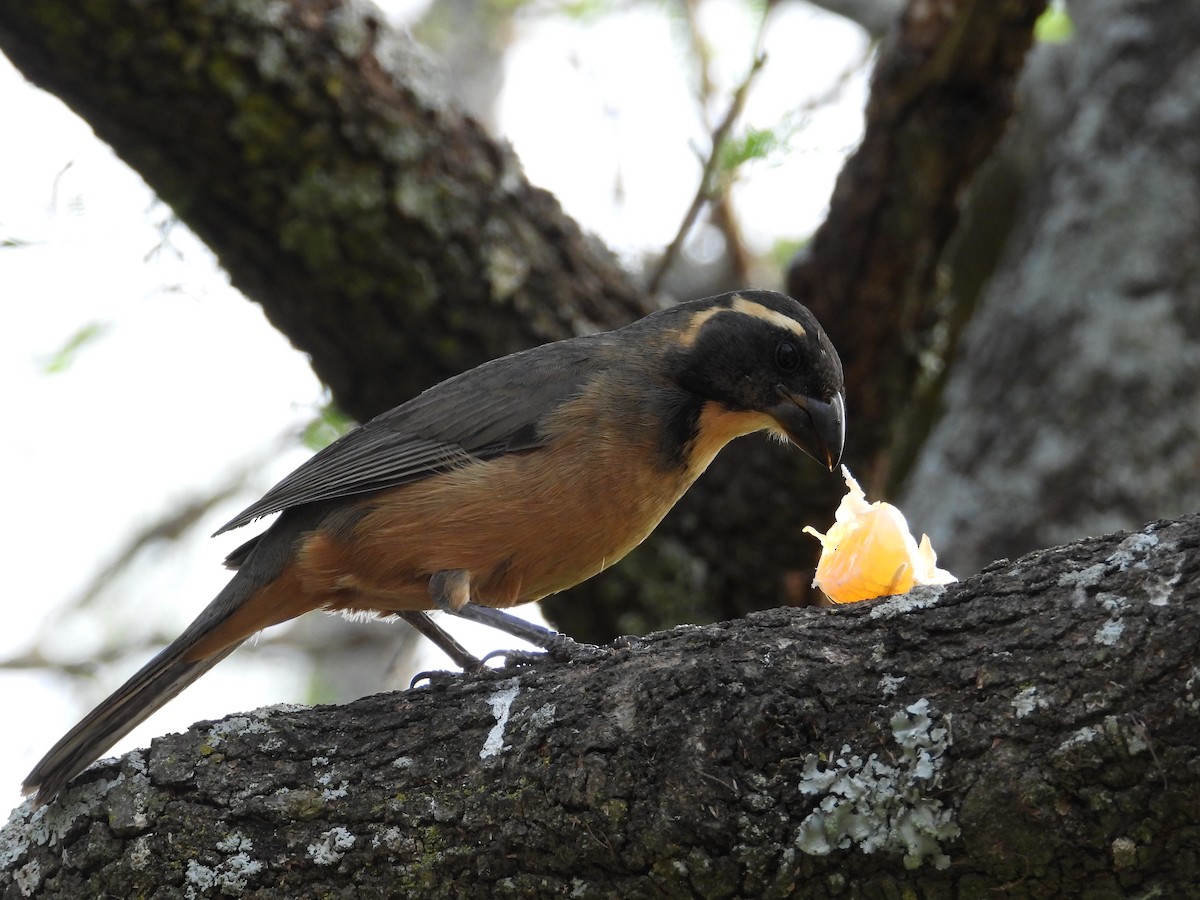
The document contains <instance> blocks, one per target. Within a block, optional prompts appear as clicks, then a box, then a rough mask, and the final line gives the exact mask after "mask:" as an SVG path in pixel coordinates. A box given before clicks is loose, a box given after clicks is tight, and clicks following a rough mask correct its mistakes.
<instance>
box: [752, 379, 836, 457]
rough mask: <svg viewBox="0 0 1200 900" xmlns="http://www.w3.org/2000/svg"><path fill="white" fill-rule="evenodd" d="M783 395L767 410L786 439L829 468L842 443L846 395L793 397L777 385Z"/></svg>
mask: <svg viewBox="0 0 1200 900" xmlns="http://www.w3.org/2000/svg"><path fill="white" fill-rule="evenodd" d="M780 393H781V394H783V396H784V399H783V400H782V401H781V402H780V403H778V404H776V406H775V407H774V408H773V409H771V410H770V414H771V417H772V418H774V419H775V421H776V422H778V423H779V424H780V426H782V428H783V430H784V432H785V433H786V434H787V436H788V439H789V440H790V441H791V442H792V443H793V444H795V445H796V446H797V447H799V448H800V449H801V450H803V451H804V452H805V453H807V454H808V455H809V456H811V457H812V458H813V459H815V460H816V461H817V462H819V463H820V464H821V465H823V466H825V467H826V468H828V469H829V471H830V472H832V471H833V470H834V469H835V468H837V464H838V462H840V461H841V458H842V447H843V446H844V445H845V443H846V398H845V396H844V395H842V394H835V395H834V396H833V399H832V400H830V401H829V402H828V403H827V402H825V401H824V400H817V399H816V398H815V397H796V396H794V395H792V394H790V393H788V392H787V391H785V390H783V388H782V386H781V387H780Z"/></svg>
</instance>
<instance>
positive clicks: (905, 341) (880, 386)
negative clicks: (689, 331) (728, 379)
mask: <svg viewBox="0 0 1200 900" xmlns="http://www.w3.org/2000/svg"><path fill="white" fill-rule="evenodd" d="M1044 7H1045V4H1044V3H1042V2H1033V0H1026V2H1006V3H990V4H978V3H972V2H953V3H930V2H912V3H909V4H908V6H907V8H906V9H905V11H904V13H903V15H902V16H901V17H900V19H899V21H898V23H897V26H896V28H895V29H894V30H893V31H892V32H891V33H890V34H889V35H888V38H887V40H886V41H885V42H884V45H883V47H882V48H881V50H880V58H879V62H878V64H877V66H876V70H875V74H874V77H873V82H872V89H871V97H870V100H869V101H868V104H867V112H866V115H867V127H866V133H865V134H864V136H863V141H862V145H861V146H860V147H859V149H858V150H857V151H856V152H855V153H854V155H853V156H852V157H851V158H850V159H849V160H848V161H847V163H846V166H845V168H844V169H843V170H842V173H841V175H840V176H839V178H838V183H837V187H836V188H835V190H834V195H833V198H832V201H831V204H830V212H829V216H828V217H827V218H826V220H825V222H824V223H822V225H821V227H820V229H818V231H817V233H816V235H815V236H814V237H813V241H812V245H811V247H810V248H808V249H807V250H806V251H805V252H804V253H803V254H802V255H800V256H799V257H798V258H797V259H796V261H795V262H794V263H793V265H792V267H791V270H790V272H789V273H788V288H789V291H790V293H791V294H792V296H794V297H796V299H798V300H800V301H801V302H804V303H806V304H808V305H809V306H810V307H811V308H812V309H813V311H814V312H815V313H816V314H817V317H818V318H819V319H820V320H821V321H822V323H823V324H824V325H825V327H826V329H827V330H828V331H829V334H830V337H831V338H832V339H833V342H834V344H835V346H837V347H838V348H839V349H840V351H841V354H842V362H843V363H844V365H845V368H846V383H847V407H848V409H849V410H851V411H852V415H853V424H854V428H853V440H852V441H851V442H850V444H849V448H848V449H849V452H848V454H847V456H848V459H849V462H850V464H851V466H852V467H854V468H855V469H856V471H858V472H859V474H860V476H862V477H863V478H864V479H865V480H867V481H868V482H869V483H870V484H872V485H873V486H882V485H883V484H884V483H886V481H887V476H888V467H889V465H890V457H891V454H892V453H893V452H894V451H895V445H896V442H897V440H898V439H901V440H902V439H903V436H902V435H897V427H898V425H900V424H901V423H903V422H904V421H905V416H906V412H907V410H908V409H909V407H910V404H911V402H912V398H913V395H914V392H915V386H916V385H918V384H919V382H920V378H921V374H922V357H923V356H929V355H933V356H935V357H939V358H940V357H941V356H942V355H943V354H944V353H945V350H946V348H945V346H944V344H940V343H939V342H938V333H939V327H940V326H942V325H943V324H944V321H945V319H946V317H947V316H948V315H949V314H950V313H951V310H948V309H946V308H944V298H943V297H942V295H941V294H940V292H939V291H937V290H936V287H937V285H936V276H937V267H938V263H939V260H940V259H941V254H942V250H943V248H944V247H945V244H946V241H947V240H948V238H949V236H950V234H951V233H952V231H953V230H954V227H955V226H956V225H957V223H958V209H959V200H960V195H961V193H962V191H963V190H964V188H965V187H966V185H967V184H968V183H969V182H970V180H971V177H972V176H973V175H974V173H975V171H976V170H977V169H978V167H979V166H980V165H981V164H982V163H983V161H984V160H985V159H986V158H987V156H988V154H989V153H990V152H991V150H992V148H993V146H994V145H995V142H996V140H997V139H998V138H999V136H1000V134H1001V132H1002V130H1003V128H1004V126H1005V124H1006V122H1007V121H1008V118H1009V115H1010V113H1011V112H1012V104H1013V95H1012V86H1013V83H1014V81H1015V78H1016V76H1017V73H1018V72H1019V71H1020V68H1021V64H1022V61H1023V60H1024V57H1025V54H1026V51H1027V50H1028V48H1029V44H1030V41H1031V39H1032V28H1033V23H1034V21H1035V20H1036V19H1037V17H1038V15H1039V14H1040V13H1041V12H1042V11H1043V9H1044Z"/></svg>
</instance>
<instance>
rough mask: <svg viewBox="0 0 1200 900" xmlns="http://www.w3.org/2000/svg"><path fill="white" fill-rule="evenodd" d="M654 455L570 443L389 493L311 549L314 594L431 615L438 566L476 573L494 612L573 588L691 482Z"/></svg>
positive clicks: (628, 544)
mask: <svg viewBox="0 0 1200 900" xmlns="http://www.w3.org/2000/svg"><path fill="white" fill-rule="evenodd" d="M627 449H628V448H626V450H627ZM654 459H655V457H654V456H653V454H650V453H630V452H617V451H615V450H614V451H611V452H607V453H606V452H604V451H603V450H602V449H601V450H597V449H596V448H594V447H593V448H588V452H586V453H580V452H578V448H574V450H573V449H572V448H571V447H569V446H564V445H562V444H561V443H560V444H559V445H558V446H557V447H552V448H548V449H545V450H537V451H531V452H528V453H522V454H511V455H508V456H503V457H500V458H498V459H495V460H490V461H487V462H481V463H473V464H471V465H469V466H465V467H463V468H461V469H456V470H453V471H451V472H447V473H444V474H441V475H437V476H434V477H431V478H428V479H425V480H423V481H419V482H415V483H413V484H409V485H405V486H403V487H401V488H397V489H395V490H393V491H388V492H385V493H382V494H380V495H377V496H375V497H373V498H371V500H370V501H368V503H369V504H370V506H371V509H370V511H369V512H368V513H366V515H364V516H363V518H362V519H361V520H360V521H359V522H358V524H357V525H356V527H355V528H354V531H353V534H352V535H351V536H349V538H348V539H342V540H338V539H336V538H332V537H326V536H323V535H321V534H320V533H319V532H318V534H317V535H315V536H314V539H313V540H311V541H310V542H309V544H308V545H307V546H306V549H305V553H304V557H305V559H306V566H305V568H306V571H307V572H309V573H310V574H309V576H308V579H307V580H308V581H309V582H310V584H311V588H310V589H312V590H316V591H319V592H321V591H323V592H327V593H330V594H331V595H336V596H331V597H330V600H329V601H328V602H326V603H325V604H324V605H326V606H330V607H333V608H342V609H371V610H377V611H389V610H401V609H426V608H429V607H430V605H431V602H430V599H429V595H428V583H429V576H430V575H432V574H433V573H434V572H439V571H451V570H458V569H461V570H464V571H466V572H467V573H469V575H470V579H471V595H472V599H473V600H474V601H476V602H479V603H485V604H487V605H490V606H510V605H512V604H515V603H523V602H526V601H529V600H537V599H540V598H541V597H544V596H546V595H548V594H552V593H555V592H556V591H561V590H564V589H566V588H569V587H571V586H573V585H575V584H578V583H579V582H581V581H583V580H585V579H587V578H590V577H591V576H592V575H595V574H596V573H598V572H600V571H602V570H603V569H605V568H607V567H608V566H610V565H612V564H613V563H615V562H617V560H619V559H621V558H622V557H624V556H625V555H626V554H627V553H628V552H629V551H630V550H632V549H633V548H634V547H636V546H637V545H638V544H640V543H641V542H642V541H643V540H644V539H645V538H646V537H647V536H648V535H649V534H650V532H651V531H653V530H654V527H655V526H656V525H657V524H658V523H659V521H661V519H662V517H663V516H664V515H666V513H667V512H668V511H669V510H670V509H671V507H672V506H673V505H674V504H675V502H676V501H677V500H678V499H679V497H680V496H681V495H682V494H683V492H684V491H685V490H686V489H687V487H688V485H689V484H690V483H691V481H692V480H693V477H694V476H693V475H691V474H690V473H687V472H683V471H679V472H675V471H664V470H662V469H661V468H656V467H654V466H652V465H646V464H642V463H641V461H645V460H654Z"/></svg>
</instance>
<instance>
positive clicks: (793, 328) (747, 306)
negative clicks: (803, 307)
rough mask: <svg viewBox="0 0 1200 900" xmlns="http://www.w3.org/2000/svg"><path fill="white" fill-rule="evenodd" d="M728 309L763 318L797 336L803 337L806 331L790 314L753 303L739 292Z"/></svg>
mask: <svg viewBox="0 0 1200 900" xmlns="http://www.w3.org/2000/svg"><path fill="white" fill-rule="evenodd" d="M730 309H732V310H734V311H735V312H740V313H743V314H745V315H747V316H754V317H755V318H756V319H763V320H764V321H767V322H770V323H771V324H772V325H774V326H775V327H776V328H782V329H784V330H785V331H790V332H792V333H793V334H795V335H796V336H797V337H804V336H805V335H806V334H807V333H808V332H806V331H805V330H804V326H803V325H801V324H800V323H799V322H797V321H796V320H795V319H793V318H792V317H791V316H785V315H784V314H783V313H781V312H778V311H776V310H774V309H771V308H770V307H767V306H763V305H762V304H761V303H755V302H754V301H753V300H747V299H746V298H745V297H743V296H742V295H741V294H738V295H737V296H736V297H734V298H733V305H732V306H731V307H730Z"/></svg>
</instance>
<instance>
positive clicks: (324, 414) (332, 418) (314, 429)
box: [300, 400, 354, 450]
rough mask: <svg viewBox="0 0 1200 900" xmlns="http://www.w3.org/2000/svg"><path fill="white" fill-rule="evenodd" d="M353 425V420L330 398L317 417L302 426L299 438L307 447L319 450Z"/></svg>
mask: <svg viewBox="0 0 1200 900" xmlns="http://www.w3.org/2000/svg"><path fill="white" fill-rule="evenodd" d="M353 425H354V421H353V420H352V419H351V418H350V417H349V416H347V415H346V414H345V413H344V412H342V411H341V410H340V409H338V408H337V407H336V406H335V405H334V403H333V401H332V400H331V401H329V402H328V403H326V404H325V405H324V406H323V407H321V411H320V412H319V413H318V414H317V417H316V418H315V419H313V420H312V421H311V422H309V423H308V425H306V426H305V427H304V431H303V433H301V435H300V439H301V440H302V441H303V442H304V446H306V447H308V449H310V450H320V449H322V448H323V447H326V446H328V445H329V444H332V443H333V442H334V441H336V440H337V439H338V438H340V437H341V436H342V435H343V434H345V433H346V432H347V431H349V430H350V429H351V427H353Z"/></svg>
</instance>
